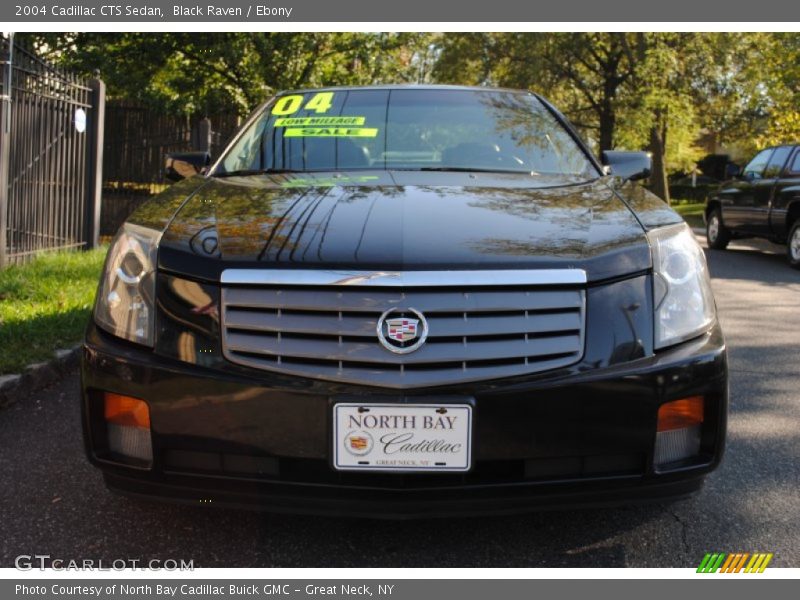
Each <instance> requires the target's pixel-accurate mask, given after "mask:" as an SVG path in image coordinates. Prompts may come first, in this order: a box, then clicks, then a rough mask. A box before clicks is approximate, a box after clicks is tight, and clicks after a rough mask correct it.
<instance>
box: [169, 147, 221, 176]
mask: <svg viewBox="0 0 800 600" xmlns="http://www.w3.org/2000/svg"><path fill="white" fill-rule="evenodd" d="M210 164H211V155H210V154H209V153H208V152H171V153H170V154H167V156H166V160H165V163H164V175H165V177H166V178H167V179H169V180H170V181H180V180H181V179H187V178H188V177H192V176H193V175H197V174H198V173H202V172H203V171H204V170H205V169H206V167H208V166H209V165H210Z"/></svg>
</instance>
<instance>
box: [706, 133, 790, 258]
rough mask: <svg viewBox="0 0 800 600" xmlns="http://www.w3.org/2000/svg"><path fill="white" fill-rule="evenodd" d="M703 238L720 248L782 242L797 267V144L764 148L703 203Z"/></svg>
mask: <svg viewBox="0 0 800 600" xmlns="http://www.w3.org/2000/svg"><path fill="white" fill-rule="evenodd" d="M705 218H706V237H707V240H708V245H709V247H711V248H714V249H717V250H722V249H724V248H726V247H727V246H728V243H729V242H730V241H731V240H732V239H737V238H748V237H762V238H766V239H768V240H771V241H773V242H776V243H778V244H786V255H787V258H788V259H789V264H790V265H791V266H792V267H794V268H795V269H800V146H797V145H787V146H775V147H774V148H767V149H766V150H762V151H761V152H759V153H758V154H756V156H755V158H753V160H751V161H750V162H749V163H748V164H747V166H746V167H744V169H742V172H741V174H740V175H739V176H738V177H736V178H735V179H733V180H731V181H726V182H725V183H723V184H722V185H721V186H720V188H719V190H718V191H717V192H716V193H714V194H712V195H711V197H710V198H709V199H708V201H707V203H706V209H705Z"/></svg>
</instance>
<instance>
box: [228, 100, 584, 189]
mask: <svg viewBox="0 0 800 600" xmlns="http://www.w3.org/2000/svg"><path fill="white" fill-rule="evenodd" d="M356 169H373V170H390V169H397V170H400V169H402V170H476V171H498V172H504V171H508V172H519V173H529V174H531V175H568V176H576V177H581V178H591V177H597V176H598V173H597V171H596V170H595V168H594V166H593V165H592V163H591V162H590V160H589V158H588V157H587V156H586V154H585V153H584V152H583V150H582V149H581V148H580V147H579V146H578V144H577V143H576V142H575V140H574V139H573V137H572V136H571V135H570V133H569V132H568V131H567V130H566V129H565V128H564V127H563V126H562V125H561V124H560V123H559V122H558V120H557V119H556V118H555V117H554V115H553V114H552V113H551V112H550V111H549V110H548V109H547V108H546V107H545V106H544V105H543V104H542V102H541V101H539V100H538V99H537V98H536V97H535V96H533V95H532V94H528V93H524V92H499V91H489V90H487V91H482V90H442V89H391V90H389V89H372V90H371V89H360V90H342V91H336V90H335V91H318V92H306V93H302V94H287V95H282V96H279V97H277V98H276V99H275V101H274V102H273V103H271V104H270V105H268V106H267V108H266V109H265V110H264V112H263V113H262V114H260V115H259V116H258V117H257V118H256V119H255V120H254V121H253V122H251V124H250V125H249V127H248V128H247V130H246V131H245V132H244V133H243V134H242V135H241V137H240V138H239V139H238V140H237V141H236V143H235V144H234V145H233V147H232V148H231V149H230V150H229V152H228V153H227V154H226V155H225V156H224V158H223V159H222V161H221V163H220V165H219V167H218V168H217V169H216V171H215V173H214V174H215V175H224V174H225V173H229V174H230V173H237V172H258V171H299V172H311V171H345V170H356Z"/></svg>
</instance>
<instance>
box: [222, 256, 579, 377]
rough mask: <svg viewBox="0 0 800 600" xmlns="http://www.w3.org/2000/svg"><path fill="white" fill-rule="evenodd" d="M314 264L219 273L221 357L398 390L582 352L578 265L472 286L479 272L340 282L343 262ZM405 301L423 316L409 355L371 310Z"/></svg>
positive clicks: (537, 366) (499, 275) (511, 371)
mask: <svg viewBox="0 0 800 600" xmlns="http://www.w3.org/2000/svg"><path fill="white" fill-rule="evenodd" d="M245 273H250V275H246V274H245ZM320 273H323V272H322V271H316V270H281V269H273V270H261V269H259V270H252V271H247V270H243V269H238V270H227V271H225V272H223V276H222V311H221V327H222V349H223V355H224V356H225V358H227V359H228V360H230V361H231V362H233V363H236V364H240V365H244V366H248V367H252V368H256V369H262V370H266V371H276V372H280V373H285V374H289V375H297V376H302V377H310V378H315V379H322V380H328V381H336V382H342V383H354V384H361V385H372V386H379V387H387V388H396V389H402V388H411V387H422V386H435V385H445V384H454V383H462V382H470V381H480V380H488V379H496V378H500V377H512V376H517V375H525V374H530V373H537V372H541V371H545V370H551V369H557V368H561V367H565V366H569V365H571V364H574V363H576V362H578V361H579V360H580V359H581V357H582V356H583V351H584V332H585V316H586V306H585V303H586V292H585V285H583V284H584V283H585V281H586V274H585V272H584V271H581V270H577V269H559V270H538V271H489V272H487V273H490V274H491V275H492V277H486V278H484V279H481V281H480V283H475V281H476V278H477V277H478V274H480V273H483V272H481V271H463V272H462V271H416V272H397V273H392V274H391V277H389V278H386V274H385V273H380V274H378V275H377V276H371V277H367V278H362V279H359V281H360V283H358V284H355V283H353V281H354V279H353V277H356V276H355V275H353V274H354V273H356V272H353V271H350V272H347V273H348V277H349V279H347V283H343V281H344V280H345V279H346V278H345V277H343V274H344V272H343V271H326V272H324V273H328V274H329V275H326V276H322V277H321V276H320ZM361 273H362V274H361V275H359V276H358V277H365V276H364V275H363V272H361ZM433 273H436V277H434V276H433ZM268 274H275V275H274V279H271V278H270V277H268ZM289 274H291V275H289ZM532 274H535V275H532ZM550 274H553V276H552V278H551V277H549V275H550ZM566 274H568V275H566ZM373 275H374V274H373ZM527 278H529V280H528V279H527ZM320 281H325V282H326V283H320ZM498 281H501V282H503V283H497V282H498ZM381 282H382V283H381ZM409 282H410V283H409ZM406 286H407V287H406ZM456 286H458V288H459V289H454V288H455V287H456ZM429 288H430V289H429ZM433 288H435V289H433ZM412 307H413V308H415V309H417V310H419V311H421V312H423V313H424V314H425V317H426V319H427V321H428V325H429V327H428V340H427V342H426V343H425V345H423V346H422V347H421V348H420V349H419V350H416V351H415V352H412V353H409V354H393V353H391V352H389V351H387V350H386V349H385V348H383V347H381V345H380V344H379V342H378V339H377V336H376V334H375V328H376V324H377V321H378V318H379V317H380V315H381V314H382V313H383V312H384V311H386V310H387V309H401V310H402V309H408V308H412Z"/></svg>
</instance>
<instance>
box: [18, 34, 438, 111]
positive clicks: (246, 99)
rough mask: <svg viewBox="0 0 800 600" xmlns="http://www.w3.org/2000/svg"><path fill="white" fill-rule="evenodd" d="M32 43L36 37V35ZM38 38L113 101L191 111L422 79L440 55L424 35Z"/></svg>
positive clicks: (52, 55)
mask: <svg viewBox="0 0 800 600" xmlns="http://www.w3.org/2000/svg"><path fill="white" fill-rule="evenodd" d="M29 37H31V36H29ZM32 37H33V39H32V42H33V43H34V44H36V46H37V47H38V49H39V51H40V52H41V53H42V54H44V55H45V56H46V57H47V58H49V59H50V60H55V61H57V62H59V63H61V64H62V65H64V66H66V67H68V68H70V69H73V70H77V71H78V72H81V73H84V74H86V75H91V74H92V73H93V72H94V70H95V69H98V70H99V71H100V73H101V76H102V77H103V79H104V80H105V81H106V83H107V85H108V95H109V97H110V98H115V97H116V98H126V99H131V100H136V101H139V102H144V103H146V104H149V105H153V106H157V107H162V108H164V109H167V110H175V111H179V112H182V113H186V114H194V113H197V112H207V113H213V112H215V111H218V110H230V109H232V108H233V109H236V110H237V111H239V112H240V113H241V114H247V113H248V112H249V111H251V110H252V109H253V108H254V107H255V106H256V105H258V104H259V103H260V102H262V101H264V100H265V99H266V98H267V97H268V96H269V95H270V94H271V93H273V92H274V91H276V90H282V89H295V88H301V87H314V86H322V85H347V84H359V85H360V84H370V83H378V82H398V83H399V82H409V81H410V82H415V81H417V80H419V79H424V78H425V76H426V73H427V70H428V69H429V62H430V61H431V59H432V57H431V56H430V55H429V52H430V41H431V39H432V36H431V35H430V34H419V33H301V32H289V33H276V32H235V33H213V34H211V33H209V34H198V33H91V32H88V33H87V32H83V33H63V34H37V35H35V36H32Z"/></svg>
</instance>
